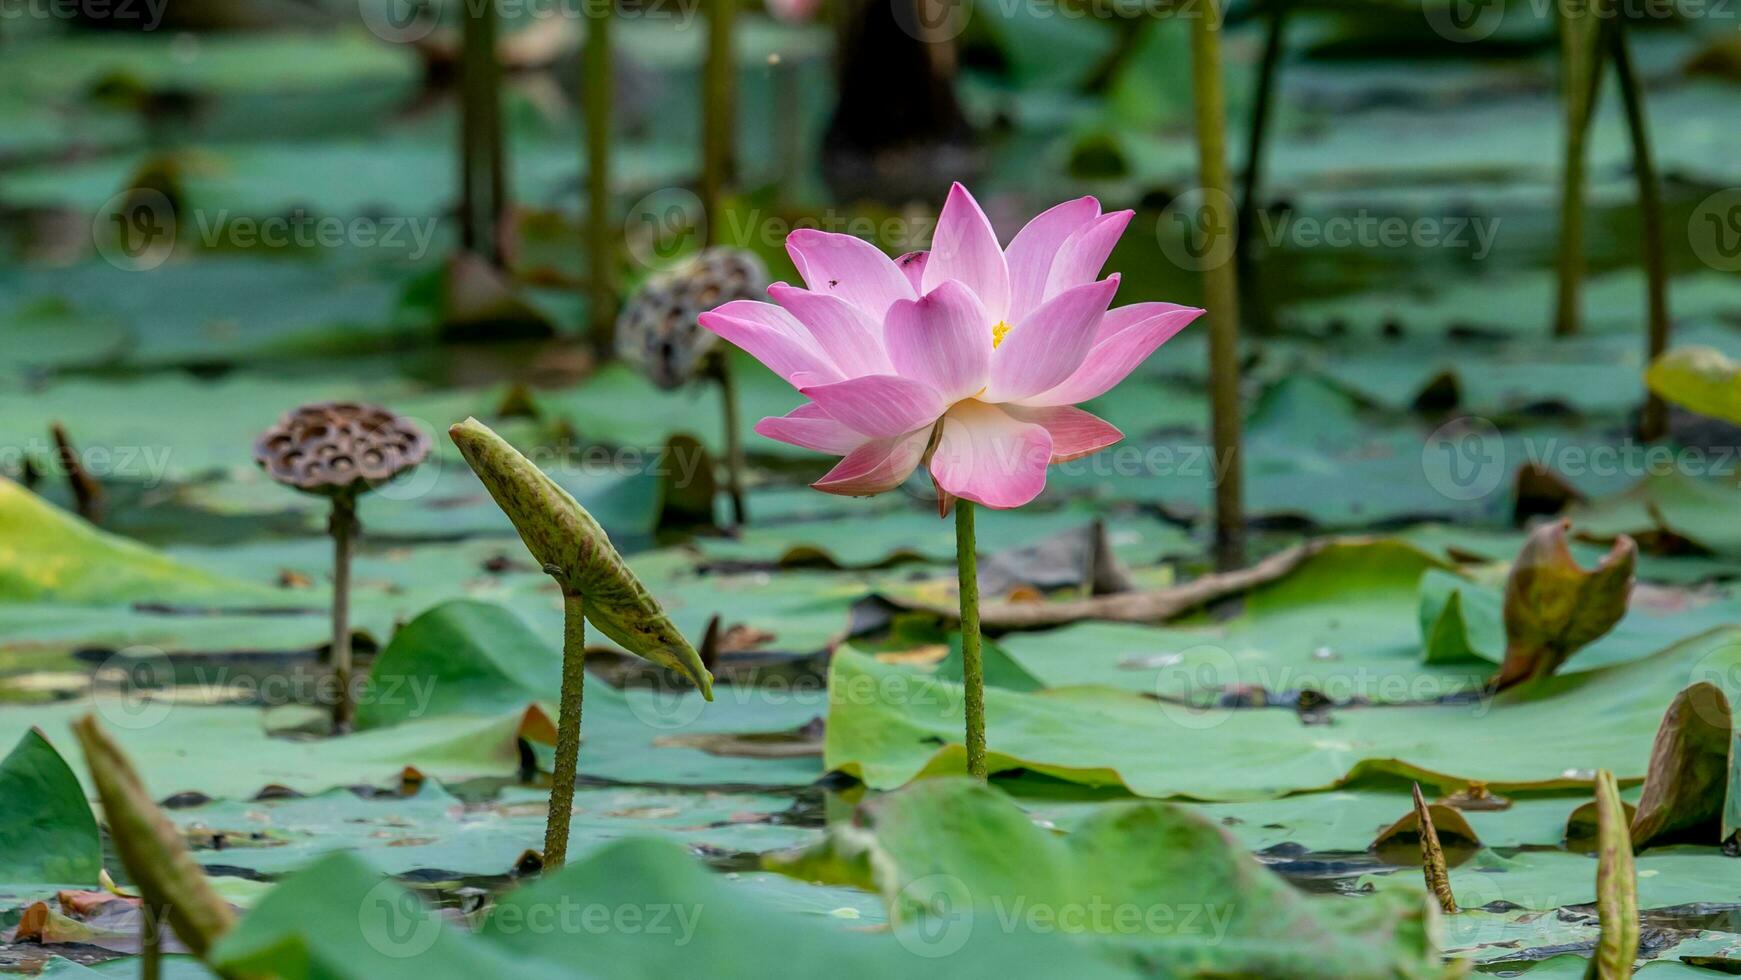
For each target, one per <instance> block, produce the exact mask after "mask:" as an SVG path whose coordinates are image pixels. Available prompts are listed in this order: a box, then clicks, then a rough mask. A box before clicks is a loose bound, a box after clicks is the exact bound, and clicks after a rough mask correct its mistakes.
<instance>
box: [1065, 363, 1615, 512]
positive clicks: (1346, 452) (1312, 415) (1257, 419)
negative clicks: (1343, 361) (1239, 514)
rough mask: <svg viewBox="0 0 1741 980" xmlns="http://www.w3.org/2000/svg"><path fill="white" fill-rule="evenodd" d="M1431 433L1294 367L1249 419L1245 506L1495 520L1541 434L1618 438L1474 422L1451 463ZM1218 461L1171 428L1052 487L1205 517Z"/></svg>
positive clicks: (1598, 480) (1595, 480)
mask: <svg viewBox="0 0 1741 980" xmlns="http://www.w3.org/2000/svg"><path fill="white" fill-rule="evenodd" d="M1434 431H1435V424H1434V423H1430V422H1426V421H1420V420H1416V419H1412V418H1410V419H1403V420H1397V419H1395V418H1392V417H1385V416H1382V415H1378V414H1375V413H1372V412H1363V411H1361V410H1360V409H1359V407H1358V406H1357V405H1356V404H1355V401H1354V399H1353V397H1352V396H1351V395H1349V394H1347V393H1346V392H1343V391H1339V390H1337V389H1335V388H1333V387H1331V386H1330V385H1328V384H1327V383H1326V382H1324V381H1323V380H1321V379H1318V378H1315V377H1312V376H1310V375H1307V374H1296V375H1292V376H1289V377H1287V378H1285V379H1284V380H1282V381H1281V382H1280V383H1279V384H1277V385H1275V386H1274V387H1272V388H1270V389H1269V390H1268V391H1266V392H1265V393H1264V395H1263V397H1262V398H1261V399H1259V400H1258V402H1257V404H1256V405H1255V406H1254V407H1253V409H1252V411H1251V414H1250V416H1249V418H1248V419H1247V422H1246V429H1245V437H1244V442H1243V453H1244V465H1245V479H1246V485H1245V490H1246V510H1247V512H1248V513H1249V514H1253V515H1261V516H1264V517H1270V518H1276V519H1285V520H1293V521H1307V522H1310V523H1313V524H1316V525H1319V526H1323V527H1331V528H1348V527H1366V526H1369V525H1371V524H1373V523H1376V522H1386V523H1388V522H1398V521H1403V520H1420V519H1427V518H1440V519H1456V520H1458V521H1463V522H1468V523H1477V524H1490V523H1498V522H1500V521H1501V520H1503V519H1505V518H1507V517H1509V513H1510V509H1511V505H1512V497H1513V491H1512V486H1511V480H1512V477H1513V474H1514V473H1515V471H1516V470H1517V468H1518V467H1519V466H1521V465H1522V464H1523V463H1524V462H1526V461H1528V460H1529V459H1530V458H1531V450H1532V446H1534V445H1536V444H1538V443H1539V442H1540V440H1544V439H1547V438H1550V437H1551V438H1552V439H1554V440H1555V441H1554V445H1555V446H1556V447H1560V448H1563V449H1565V450H1567V451H1572V450H1576V451H1580V452H1585V453H1589V452H1590V451H1591V450H1593V449H1596V448H1597V447H1607V446H1611V445H1612V442H1613V440H1612V438H1611V436H1609V435H1608V434H1607V433H1606V432H1603V431H1600V430H1596V429H1574V430H1567V429H1565V428H1564V427H1554V428H1552V429H1540V430H1528V431H1519V430H1508V431H1505V432H1501V433H1499V434H1498V435H1494V436H1488V437H1481V436H1480V433H1479V432H1477V433H1476V437H1477V438H1480V441H1479V442H1473V443H1468V444H1467V445H1469V446H1471V447H1473V448H1477V449H1479V450H1480V451H1481V453H1482V455H1481V456H1480V457H1479V458H1477V459H1476V460H1475V461H1474V464H1475V465H1474V468H1471V469H1467V470H1466V471H1458V472H1447V470H1446V464H1445V462H1444V459H1443V457H1442V455H1441V453H1442V449H1441V447H1449V448H1460V447H1461V446H1463V445H1464V443H1460V442H1456V443H1454V442H1451V441H1449V440H1446V439H1445V438H1444V437H1442V436H1440V437H1435V436H1434ZM1218 470H1219V467H1218V466H1217V465H1216V463H1215V460H1214V458H1213V456H1212V455H1211V453H1210V451H1209V448H1208V446H1207V444H1206V443H1205V441H1204V439H1203V438H1202V437H1201V436H1199V435H1195V434H1191V433H1173V434H1170V435H1160V436H1156V437H1152V438H1147V439H1131V440H1127V441H1126V442H1124V443H1121V444H1119V445H1118V446H1114V447H1112V448H1109V449H1106V450H1104V451H1102V452H1100V453H1097V454H1095V455H1093V456H1090V457H1087V458H1085V459H1082V460H1077V461H1073V462H1069V463H1063V464H1060V465H1058V466H1056V467H1054V468H1053V473H1052V474H1051V476H1050V480H1049V485H1050V486H1051V488H1052V489H1049V490H1048V493H1054V494H1056V493H1061V492H1074V493H1080V494H1084V495H1090V496H1092V497H1094V498H1095V499H1098V500H1101V501H1105V502H1133V503H1134V502H1141V503H1144V504H1152V503H1154V502H1157V501H1158V502H1160V503H1161V504H1163V505H1164V506H1165V507H1167V508H1168V510H1169V511H1174V512H1177V513H1181V514H1188V515H1193V516H1195V515H1206V514H1207V513H1209V511H1210V506H1211V501H1212V498H1213V487H1214V480H1215V479H1216V477H1217V474H1218ZM1459 481H1461V482H1459ZM1579 482H1580V485H1581V486H1584V488H1585V490H1586V492H1589V493H1601V492H1606V491H1608V490H1612V489H1617V488H1618V487H1619V486H1620V485H1621V484H1620V483H1619V482H1618V481H1617V480H1616V479H1612V478H1604V477H1602V476H1600V475H1593V476H1588V477H1587V478H1584V479H1582V480H1580V481H1579Z"/></svg>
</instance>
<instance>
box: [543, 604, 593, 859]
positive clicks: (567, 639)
mask: <svg viewBox="0 0 1741 980" xmlns="http://www.w3.org/2000/svg"><path fill="white" fill-rule="evenodd" d="M585 687H586V615H585V604H584V601H583V600H582V599H581V597H580V596H577V595H565V596H563V597H562V694H561V700H560V701H559V702H558V704H557V712H556V770H555V773H554V775H553V776H552V777H551V782H550V813H549V816H548V817H547V818H546V820H545V822H544V869H545V870H546V871H554V870H556V869H557V868H560V867H562V865H563V863H564V862H565V861H567V860H568V821H569V817H571V816H572V815H573V813H574V771H575V768H576V766H577V765H578V764H579V760H580V701H581V695H582V693H583V692H584V690H585Z"/></svg>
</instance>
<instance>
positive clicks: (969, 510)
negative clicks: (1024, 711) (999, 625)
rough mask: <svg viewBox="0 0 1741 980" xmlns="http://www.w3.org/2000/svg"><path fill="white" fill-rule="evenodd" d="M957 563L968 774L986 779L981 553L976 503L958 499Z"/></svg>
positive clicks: (956, 510)
mask: <svg viewBox="0 0 1741 980" xmlns="http://www.w3.org/2000/svg"><path fill="white" fill-rule="evenodd" d="M955 566H956V568H957V569H958V571H959V573H960V579H959V582H960V588H961V682H962V685H963V686H964V687H965V689H966V701H967V774H968V775H970V776H972V777H973V778H974V779H978V780H982V781H983V780H984V779H985V778H986V766H985V663H984V659H983V658H982V657H981V656H980V649H979V555H978V553H977V551H976V550H975V542H974V535H973V504H972V502H971V501H966V500H957V501H956V502H955Z"/></svg>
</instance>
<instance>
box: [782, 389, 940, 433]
mask: <svg viewBox="0 0 1741 980" xmlns="http://www.w3.org/2000/svg"><path fill="white" fill-rule="evenodd" d="M798 390H799V391H801V392H802V393H803V394H804V396H805V397H806V398H809V399H810V400H811V401H814V402H815V403H816V404H817V405H819V406H821V408H822V410H823V411H824V412H826V413H828V415H829V417H830V418H833V419H834V420H835V421H837V422H841V423H843V424H845V425H847V426H848V427H850V428H853V429H856V430H858V431H859V432H862V433H864V434H865V435H867V436H871V437H872V438H876V439H885V438H888V437H891V436H898V435H904V434H906V433H908V432H911V431H913V430H914V429H917V428H919V427H920V426H924V425H930V424H931V423H932V422H935V421H937V416H939V415H942V414H943V410H944V409H945V408H947V407H948V405H947V404H946V403H945V402H944V401H943V398H942V396H941V395H939V394H937V389H935V388H933V387H931V386H930V385H928V384H925V383H923V382H920V381H913V380H911V379H909V378H900V377H896V376H894V375H892V374H869V375H865V376H864V377H862V378H852V379H850V380H847V381H837V382H835V383H833V384H826V385H817V386H814V387H804V388H800V389H798Z"/></svg>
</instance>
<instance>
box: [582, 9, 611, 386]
mask: <svg viewBox="0 0 1741 980" xmlns="http://www.w3.org/2000/svg"><path fill="white" fill-rule="evenodd" d="M614 9H615V8H614V5H610V4H599V5H596V6H595V7H593V8H588V13H587V20H586V51H585V55H584V57H583V59H582V60H583V62H584V77H583V78H582V79H581V90H582V93H583V94H582V99H583V103H582V110H583V112H584V113H585V117H586V118H585V124H586V189H587V225H586V227H587V236H586V249H587V261H588V263H589V268H588V280H589V282H588V285H589V286H590V287H591V289H590V294H591V304H590V311H589V318H590V319H591V321H592V324H591V326H592V331H591V332H592V341H593V346H594V347H595V348H596V349H597V350H598V351H599V352H601V354H603V356H606V357H609V356H610V354H611V352H612V351H614V350H615V349H616V344H615V338H614V337H613V336H612V334H613V333H614V328H615V326H616V300H617V294H616V281H615V280H616V277H615V275H614V274H613V273H614V272H615V270H614V268H613V261H612V260H613V259H614V258H615V255H616V249H615V242H614V241H613V239H612V236H611V221H610V218H611V15H612V13H613V12H614Z"/></svg>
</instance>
